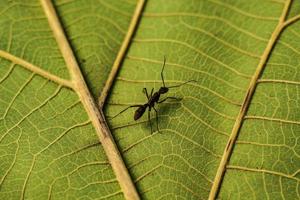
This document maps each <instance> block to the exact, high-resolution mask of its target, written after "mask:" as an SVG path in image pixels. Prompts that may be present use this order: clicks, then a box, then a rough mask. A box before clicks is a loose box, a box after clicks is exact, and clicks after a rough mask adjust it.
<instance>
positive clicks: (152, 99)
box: [111, 56, 195, 134]
mask: <svg viewBox="0 0 300 200" xmlns="http://www.w3.org/2000/svg"><path fill="white" fill-rule="evenodd" d="M165 64H166V57H165V56H164V64H163V67H162V70H161V73H160V76H161V80H162V83H163V86H162V87H160V88H159V90H158V91H157V92H154V94H153V90H154V88H152V90H151V93H150V95H148V91H147V89H146V88H144V89H143V92H144V93H146V96H147V99H148V102H147V103H145V104H136V105H132V106H128V107H127V108H125V109H124V110H122V111H121V112H119V113H118V114H116V115H115V116H113V117H112V118H111V119H113V118H115V117H117V116H118V115H120V114H121V113H123V112H125V111H126V110H128V109H129V108H133V107H138V109H137V110H136V111H135V113H134V120H135V121H136V120H138V119H139V118H141V117H142V116H143V114H144V113H145V111H146V109H147V108H148V122H149V124H150V128H151V134H152V125H151V120H150V112H151V109H152V108H153V109H154V111H155V113H156V126H157V131H158V132H159V128H158V112H157V110H156V108H155V107H154V106H155V103H163V102H164V101H166V100H167V99H175V100H178V101H180V100H181V98H177V97H166V98H164V99H162V100H161V101H159V98H160V95H162V94H166V93H167V92H168V91H169V89H170V88H175V87H180V86H182V85H184V84H187V83H189V82H192V81H195V80H189V81H186V82H184V83H181V84H178V85H173V86H170V87H166V85H165V80H164V75H163V71H164V68H165Z"/></svg>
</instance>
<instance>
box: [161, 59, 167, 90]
mask: <svg viewBox="0 0 300 200" xmlns="http://www.w3.org/2000/svg"><path fill="white" fill-rule="evenodd" d="M165 65H166V56H164V64H163V67H162V70H161V73H160V76H161V80H162V82H163V85H164V87H166V85H165V80H164V75H163V72H164V69H165Z"/></svg>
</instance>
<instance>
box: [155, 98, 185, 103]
mask: <svg viewBox="0 0 300 200" xmlns="http://www.w3.org/2000/svg"><path fill="white" fill-rule="evenodd" d="M167 99H175V100H177V101H180V100H182V98H177V97H166V98H164V99H163V100H161V101H158V103H162V102H164V101H166V100H167Z"/></svg>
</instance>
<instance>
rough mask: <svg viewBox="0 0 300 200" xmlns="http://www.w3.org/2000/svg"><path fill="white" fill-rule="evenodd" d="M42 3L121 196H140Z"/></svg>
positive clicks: (46, 2)
mask: <svg viewBox="0 0 300 200" xmlns="http://www.w3.org/2000/svg"><path fill="white" fill-rule="evenodd" d="M41 4H42V7H43V9H44V12H45V14H46V17H47V19H48V22H49V25H50V27H51V29H52V31H53V34H54V37H55V39H56V41H57V44H58V46H59V48H60V51H61V53H62V55H63V57H64V59H65V63H66V65H67V67H68V69H69V71H70V74H71V80H72V82H73V84H74V90H75V91H76V92H77V94H78V96H79V98H80V100H81V102H82V105H83V106H84V108H85V110H86V112H87V114H88V116H89V117H90V119H91V122H92V123H93V125H94V128H95V130H96V133H97V136H98V138H99V140H100V142H101V144H102V146H103V149H104V151H105V153H106V156H107V158H108V160H109V162H110V164H111V166H112V169H113V170H114V172H115V175H116V178H117V180H118V181H119V184H120V186H121V189H122V191H123V193H124V196H125V198H126V199H128V200H135V199H140V198H139V195H138V193H137V191H136V189H135V186H134V184H133V182H132V180H131V177H130V175H129V173H128V170H127V168H126V166H125V164H124V162H123V160H122V157H121V155H120V153H119V150H118V148H117V146H116V144H115V142H114V140H113V137H112V135H111V133H110V130H109V129H108V126H107V124H106V121H105V118H104V115H103V113H102V111H101V110H98V108H97V106H96V104H95V102H94V99H93V97H92V95H91V94H90V92H89V90H88V87H87V85H86V83H85V81H84V79H83V76H82V74H81V71H80V68H79V66H78V63H77V61H76V58H75V56H74V54H73V51H72V49H71V47H70V44H69V42H68V40H67V38H66V36H65V34H64V31H63V28H62V26H61V24H60V21H59V19H58V16H57V14H56V12H55V9H54V7H53V5H52V2H51V0H41Z"/></svg>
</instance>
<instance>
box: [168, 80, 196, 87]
mask: <svg viewBox="0 0 300 200" xmlns="http://www.w3.org/2000/svg"><path fill="white" fill-rule="evenodd" d="M189 82H197V81H195V80H189V81H186V82H184V83H180V84H178V85H173V86H170V87H168V88H175V87H180V86H182V85H185V84H187V83H189Z"/></svg>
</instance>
